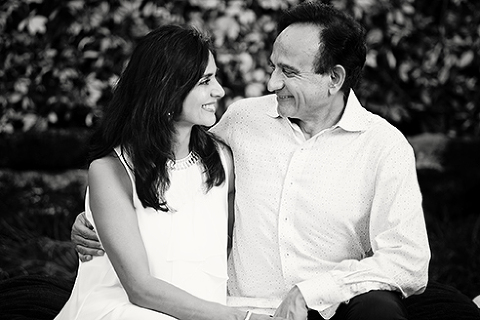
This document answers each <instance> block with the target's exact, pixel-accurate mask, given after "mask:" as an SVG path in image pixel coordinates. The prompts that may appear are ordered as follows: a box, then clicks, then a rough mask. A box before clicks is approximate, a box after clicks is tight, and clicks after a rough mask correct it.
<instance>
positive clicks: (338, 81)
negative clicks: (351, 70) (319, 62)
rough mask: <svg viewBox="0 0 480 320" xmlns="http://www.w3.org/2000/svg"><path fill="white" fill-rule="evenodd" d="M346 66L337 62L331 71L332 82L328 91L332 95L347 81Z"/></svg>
mask: <svg viewBox="0 0 480 320" xmlns="http://www.w3.org/2000/svg"><path fill="white" fill-rule="evenodd" d="M345 76H346V72H345V68H344V67H342V66H341V65H339V64H337V65H336V66H334V67H333V68H332V71H330V83H329V85H328V92H329V93H330V95H333V94H336V93H337V92H338V91H340V89H341V88H342V86H343V83H344V82H345Z"/></svg>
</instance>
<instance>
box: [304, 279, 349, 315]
mask: <svg viewBox="0 0 480 320" xmlns="http://www.w3.org/2000/svg"><path fill="white" fill-rule="evenodd" d="M297 287H298V289H300V292H301V293H302V295H303V298H304V299H305V302H306V303H307V307H309V308H310V309H314V310H317V311H318V312H319V313H322V312H323V311H325V310H327V309H330V308H332V307H334V310H333V314H334V313H335V310H336V309H337V307H338V305H339V304H340V303H342V302H343V301H345V300H347V299H348V298H346V297H345V296H344V294H342V291H341V289H340V286H339V285H338V284H337V283H336V282H335V280H334V279H333V277H332V276H331V275H330V274H329V273H324V274H322V275H321V276H319V277H316V278H314V279H309V280H306V281H303V282H300V283H297ZM333 314H332V315H333ZM322 316H323V314H322ZM327 319H328V318H327Z"/></svg>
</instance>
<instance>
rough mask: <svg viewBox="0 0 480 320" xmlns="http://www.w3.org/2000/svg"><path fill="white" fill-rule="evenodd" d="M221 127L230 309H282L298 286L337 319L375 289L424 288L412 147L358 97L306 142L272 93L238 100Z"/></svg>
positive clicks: (423, 236)
mask: <svg viewBox="0 0 480 320" xmlns="http://www.w3.org/2000/svg"><path fill="white" fill-rule="evenodd" d="M212 131H213V132H214V133H216V134H217V135H219V136H220V137H221V138H222V139H223V140H224V141H225V142H226V143H227V144H228V145H229V146H230V147H231V149H232V152H233V158H234V167H235V177H236V178H235V183H236V196H235V228H234V241H233V248H232V252H231V254H230V257H229V277H230V279H229V282H228V290H229V295H230V296H231V297H230V300H229V301H230V305H237V304H242V303H243V302H240V303H239V302H238V301H243V300H242V299H247V300H248V299H249V298H253V299H252V300H251V301H252V302H251V303H250V304H251V305H252V306H255V307H259V308H264V309H269V308H270V309H271V310H274V309H275V308H276V307H277V306H278V304H279V303H280V302H281V299H283V297H284V296H285V295H286V293H287V292H288V291H289V290H290V289H291V288H292V287H293V286H295V285H297V286H298V288H299V289H300V291H301V293H302V294H303V296H304V298H305V300H306V302H307V306H308V307H309V308H312V309H316V310H318V311H319V312H320V314H321V315H322V316H323V317H325V318H330V317H332V316H333V314H334V313H335V310H336V309H337V307H338V305H339V304H340V303H342V302H347V301H348V300H349V299H351V298H352V297H354V296H357V295H359V294H362V293H365V292H368V291H370V290H381V289H383V290H395V291H398V292H400V293H401V294H402V295H403V297H407V296H410V295H412V294H416V293H421V292H423V290H424V288H425V286H426V283H427V277H428V276H427V274H428V263H429V259H430V250H429V245H428V239H427V233H426V228H425V221H424V216H423V210H422V205H421V202H422V197H421V193H420V189H419V185H418V181H417V175H416V169H415V158H414V153H413V149H412V148H411V146H410V145H409V144H408V142H407V140H406V139H405V137H404V136H403V135H402V134H401V133H400V132H399V131H398V130H397V129H396V128H395V127H393V126H392V125H390V124H389V123H388V122H387V121H386V120H384V119H382V118H381V117H379V116H377V115H374V114H372V113H370V112H368V111H367V110H365V109H364V108H363V107H362V106H361V105H360V103H359V101H358V100H357V98H356V97H355V94H354V93H353V91H352V92H351V93H350V96H349V99H348V102H347V105H346V108H345V111H344V113H343V115H342V117H341V119H340V121H339V122H338V123H337V124H336V125H334V126H333V127H331V128H329V129H326V130H324V131H322V132H320V133H318V134H317V135H315V136H313V137H311V138H310V139H308V140H307V139H305V137H304V135H303V133H302V132H301V130H300V128H299V127H298V126H297V125H295V124H293V123H292V122H290V121H289V120H288V119H286V118H283V117H281V116H279V114H278V112H277V102H276V98H275V95H269V96H264V97H259V98H249V99H244V100H240V101H237V102H235V103H234V104H232V105H231V106H230V107H229V108H228V109H227V111H226V113H225V114H224V115H223V117H222V118H221V120H220V121H219V123H218V124H217V125H216V126H215V127H214V128H212ZM235 297H240V298H238V299H239V300H235V299H236V298H235Z"/></svg>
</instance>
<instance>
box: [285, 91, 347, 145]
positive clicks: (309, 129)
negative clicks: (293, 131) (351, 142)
mask: <svg viewBox="0 0 480 320" xmlns="http://www.w3.org/2000/svg"><path fill="white" fill-rule="evenodd" d="M345 106H346V103H345V102H344V99H343V94H342V95H337V96H336V97H335V98H334V99H333V100H332V103H331V105H330V107H329V108H327V109H324V110H325V112H324V113H323V114H319V115H318V116H317V117H311V118H308V119H306V120H302V119H290V120H291V121H292V122H294V123H296V124H297V125H298V126H299V127H300V130H302V132H303V135H304V136H305V139H306V140H308V139H310V138H311V137H313V136H315V135H316V134H318V133H319V132H322V131H323V130H325V129H328V128H331V127H333V126H334V125H335V124H337V123H338V121H340V118H341V117H342V115H343V111H344V110H345Z"/></svg>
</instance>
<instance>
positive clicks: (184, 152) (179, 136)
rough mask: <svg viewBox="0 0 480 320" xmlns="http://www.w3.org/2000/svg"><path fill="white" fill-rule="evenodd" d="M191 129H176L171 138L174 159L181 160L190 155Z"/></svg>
mask: <svg viewBox="0 0 480 320" xmlns="http://www.w3.org/2000/svg"><path fill="white" fill-rule="evenodd" d="M191 132H192V128H191V127H190V128H181V129H180V128H177V131H176V134H175V137H174V138H173V153H174V154H175V159H183V158H185V157H186V156H188V154H189V153H190V134H191Z"/></svg>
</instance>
